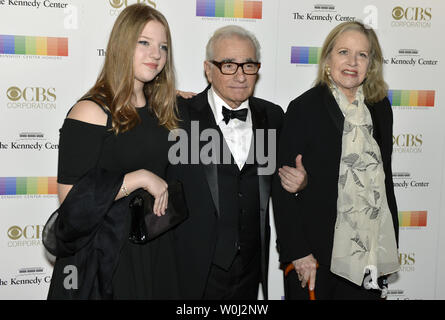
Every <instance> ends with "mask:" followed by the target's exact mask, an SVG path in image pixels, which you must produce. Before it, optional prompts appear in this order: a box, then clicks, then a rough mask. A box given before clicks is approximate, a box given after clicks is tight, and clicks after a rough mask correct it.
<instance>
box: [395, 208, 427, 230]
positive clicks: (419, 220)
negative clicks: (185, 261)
mask: <svg viewBox="0 0 445 320" xmlns="http://www.w3.org/2000/svg"><path fill="white" fill-rule="evenodd" d="M426 220H427V211H399V227H426Z"/></svg>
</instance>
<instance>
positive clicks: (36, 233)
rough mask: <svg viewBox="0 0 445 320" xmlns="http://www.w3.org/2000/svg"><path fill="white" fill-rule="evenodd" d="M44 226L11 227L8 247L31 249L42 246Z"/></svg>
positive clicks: (8, 233)
mask: <svg viewBox="0 0 445 320" xmlns="http://www.w3.org/2000/svg"><path fill="white" fill-rule="evenodd" d="M43 228H44V226H43V225H27V226H25V227H20V226H11V227H10V228H9V229H8V231H7V235H8V238H9V239H11V241H9V242H8V247H30V246H39V245H41V244H42V233H43Z"/></svg>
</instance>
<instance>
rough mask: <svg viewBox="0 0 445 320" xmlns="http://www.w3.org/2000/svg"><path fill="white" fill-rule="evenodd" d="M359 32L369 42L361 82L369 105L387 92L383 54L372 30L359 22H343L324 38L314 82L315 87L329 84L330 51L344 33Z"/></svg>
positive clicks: (380, 98)
mask: <svg viewBox="0 0 445 320" xmlns="http://www.w3.org/2000/svg"><path fill="white" fill-rule="evenodd" d="M350 30H355V31H359V32H361V33H362V34H364V35H365V36H366V38H367V39H368V41H369V47H370V52H369V66H368V71H367V76H366V78H365V80H364V81H363V93H364V95H365V100H366V101H367V102H369V103H376V102H378V101H381V100H382V99H383V98H384V97H385V96H386V95H387V91H388V86H387V84H386V83H385V80H384V79H383V54H382V49H381V48H380V44H379V40H378V39H377V35H376V34H375V32H374V30H372V29H371V28H366V27H365V26H364V25H363V24H362V23H361V22H358V21H352V22H344V23H341V24H339V25H338V26H336V27H335V28H334V29H333V30H332V31H331V32H330V33H329V34H328V36H327V37H326V39H325V41H324V43H323V47H322V49H321V54H320V60H319V63H318V74H317V79H316V80H315V84H316V85H320V84H326V85H329V84H330V80H329V77H328V75H327V73H326V61H327V60H328V59H329V55H330V54H331V51H332V49H333V48H334V46H335V42H336V41H337V39H338V37H339V36H340V35H341V34H343V33H344V32H346V31H350Z"/></svg>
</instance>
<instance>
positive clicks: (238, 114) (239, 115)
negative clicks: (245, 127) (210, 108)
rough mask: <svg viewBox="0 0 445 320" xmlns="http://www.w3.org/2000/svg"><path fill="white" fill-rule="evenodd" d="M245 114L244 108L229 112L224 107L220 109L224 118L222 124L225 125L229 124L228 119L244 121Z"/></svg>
mask: <svg viewBox="0 0 445 320" xmlns="http://www.w3.org/2000/svg"><path fill="white" fill-rule="evenodd" d="M247 112H248V110H247V109H246V108H244V109H241V110H229V109H227V108H226V107H224V106H223V107H222V114H223V116H224V122H225V123H226V124H228V123H229V121H230V119H235V118H236V119H238V120H241V121H246V119H247Z"/></svg>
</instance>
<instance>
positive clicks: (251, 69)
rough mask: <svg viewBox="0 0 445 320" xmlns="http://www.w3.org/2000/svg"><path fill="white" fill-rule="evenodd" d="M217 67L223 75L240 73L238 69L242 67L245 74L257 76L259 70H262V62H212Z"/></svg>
mask: <svg viewBox="0 0 445 320" xmlns="http://www.w3.org/2000/svg"><path fill="white" fill-rule="evenodd" d="M210 62H211V63H213V64H214V65H215V66H217V67H218V68H219V70H220V71H221V73H222V74H226V75H231V74H235V73H236V72H237V71H238V68H239V67H241V69H242V70H243V72H244V74H250V75H251V74H257V73H258V70H260V67H261V63H260V62H243V63H237V62H218V61H215V60H212V61H210Z"/></svg>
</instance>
